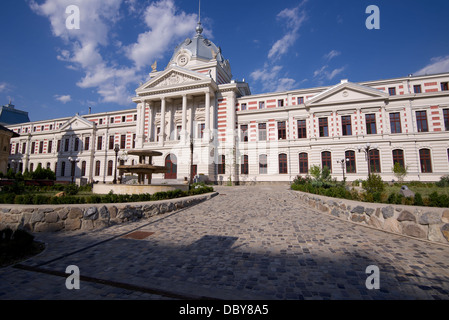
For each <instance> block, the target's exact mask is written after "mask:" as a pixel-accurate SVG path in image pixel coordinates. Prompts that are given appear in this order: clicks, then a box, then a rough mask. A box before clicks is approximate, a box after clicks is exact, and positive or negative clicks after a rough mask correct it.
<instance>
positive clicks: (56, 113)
mask: <svg viewBox="0 0 449 320" xmlns="http://www.w3.org/2000/svg"><path fill="white" fill-rule="evenodd" d="M69 5H77V6H78V8H79V9H80V29H79V30H68V29H67V28H66V25H65V22H66V19H67V17H68V14H66V13H65V9H66V7H67V6H69ZM369 5H376V6H378V8H379V10H380V29H379V30H368V29H367V28H366V26H365V21H366V19H367V18H368V16H369V15H370V14H367V13H366V12H365V11H366V8H367V7H368V6H369ZM448 16H449V1H446V0H445V1H441V0H438V1H437V0H429V1H416V0H407V1H405V0H395V1H391V0H390V1H380V0H370V1H363V0H340V1H329V0H327V1H324V0H304V1H303V0H302V1H293V0H282V1H260V0H259V1H253V0H244V1H241V0H240V1H237V0H228V1H213V0H202V1H201V21H202V24H203V27H204V29H205V31H204V33H203V34H204V35H205V36H206V37H208V38H209V39H210V40H211V41H213V42H214V43H215V44H216V45H218V46H220V47H221V48H222V52H223V55H224V57H225V58H226V59H229V61H230V64H231V68H232V72H233V75H234V78H235V79H237V80H242V79H245V80H246V81H247V82H248V83H249V85H250V88H251V91H252V93H253V94H257V93H264V92H274V91H283V90H291V89H299V88H311V87H317V86H326V85H333V84H336V83H339V81H340V80H341V79H349V81H353V82H359V81H369V80H380V79H388V78H395V77H402V76H407V75H408V74H410V73H412V74H415V75H417V74H425V73H440V72H447V71H449V36H448V33H447V30H449V19H448ZM197 20H198V1H196V0H158V1H149V0H148V1H142V0H2V1H1V2H0V28H1V30H2V32H1V33H0V41H1V42H0V43H1V44H2V49H1V50H0V103H1V104H7V103H8V102H9V99H12V103H13V104H14V105H16V107H17V108H18V109H21V110H25V111H28V112H29V115H30V119H31V120H32V121H35V120H43V119H52V118H56V117H67V116H73V115H75V114H76V113H79V114H81V115H82V114H86V113H87V111H88V108H89V107H91V108H92V112H103V111H114V110H120V109H126V108H134V107H135V105H134V104H133V103H132V102H131V97H132V96H133V95H134V90H135V89H136V88H137V87H138V85H139V83H140V82H144V81H145V80H147V77H148V73H149V72H150V71H151V67H150V66H151V64H152V63H153V62H154V61H158V69H159V70H161V69H163V68H164V67H165V66H166V65H167V63H168V60H169V59H170V57H171V55H172V53H173V49H174V48H175V47H176V45H177V44H178V43H180V42H181V41H183V40H184V39H185V38H186V37H192V36H193V35H194V33H195V31H194V30H195V26H196V22H197Z"/></svg>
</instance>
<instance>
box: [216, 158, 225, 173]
mask: <svg viewBox="0 0 449 320" xmlns="http://www.w3.org/2000/svg"><path fill="white" fill-rule="evenodd" d="M225 173H226V157H225V156H224V155H222V156H220V158H219V159H218V165H217V174H225Z"/></svg>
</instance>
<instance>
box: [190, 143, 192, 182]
mask: <svg viewBox="0 0 449 320" xmlns="http://www.w3.org/2000/svg"><path fill="white" fill-rule="evenodd" d="M190 184H193V136H192V135H190Z"/></svg>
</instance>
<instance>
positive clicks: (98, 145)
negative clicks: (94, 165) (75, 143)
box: [97, 136, 103, 150]
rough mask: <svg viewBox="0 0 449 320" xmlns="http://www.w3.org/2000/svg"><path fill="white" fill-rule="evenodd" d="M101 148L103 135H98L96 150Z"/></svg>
mask: <svg viewBox="0 0 449 320" xmlns="http://www.w3.org/2000/svg"><path fill="white" fill-rule="evenodd" d="M102 148H103V137H102V136H100V137H98V139H97V150H101V149H102Z"/></svg>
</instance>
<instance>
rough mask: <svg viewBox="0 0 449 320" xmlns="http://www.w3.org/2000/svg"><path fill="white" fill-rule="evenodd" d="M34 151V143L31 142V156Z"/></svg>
mask: <svg viewBox="0 0 449 320" xmlns="http://www.w3.org/2000/svg"><path fill="white" fill-rule="evenodd" d="M35 149H36V142H31V154H34V150H35Z"/></svg>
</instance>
